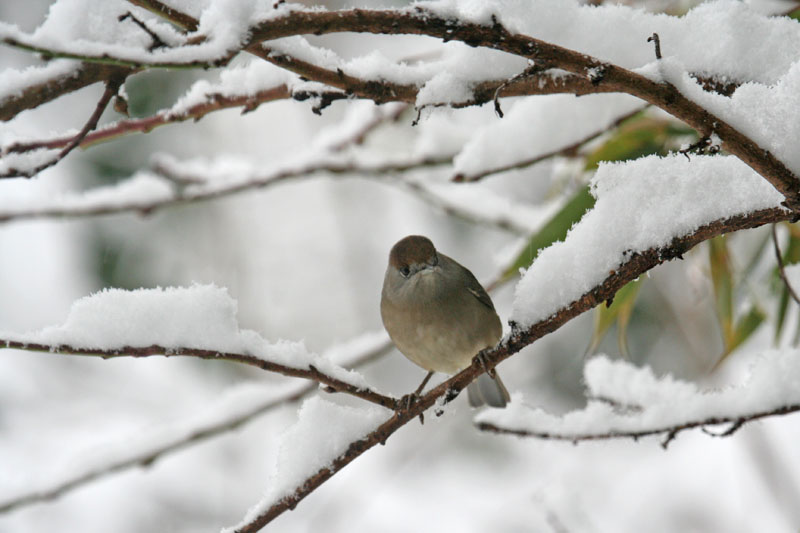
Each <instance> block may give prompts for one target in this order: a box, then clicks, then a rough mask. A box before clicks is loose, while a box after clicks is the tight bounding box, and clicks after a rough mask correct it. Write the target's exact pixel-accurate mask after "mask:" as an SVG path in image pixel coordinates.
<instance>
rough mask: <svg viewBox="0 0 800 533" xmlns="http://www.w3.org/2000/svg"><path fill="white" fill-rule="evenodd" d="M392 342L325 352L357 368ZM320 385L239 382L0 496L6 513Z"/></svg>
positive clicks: (355, 343) (142, 462)
mask: <svg viewBox="0 0 800 533" xmlns="http://www.w3.org/2000/svg"><path fill="white" fill-rule="evenodd" d="M391 348H392V344H391V342H390V341H389V340H388V339H387V338H386V336H385V334H383V333H382V332H381V333H380V334H377V335H376V334H366V335H363V336H361V337H358V338H356V339H353V340H351V341H349V342H347V343H344V344H342V345H338V346H335V347H333V348H332V349H330V350H329V351H327V352H326V353H324V354H323V357H324V358H326V359H331V360H333V361H334V362H335V363H336V364H338V365H341V366H346V367H351V368H357V367H359V366H361V365H363V364H365V363H368V362H370V361H373V360H374V359H377V358H378V357H380V356H382V355H384V354H386V353H388V352H389V351H390V349H391ZM318 389H319V386H318V385H317V384H316V383H291V384H287V385H285V386H281V387H280V388H278V389H277V390H273V389H272V388H267V387H265V386H264V385H261V384H259V385H245V386H239V387H235V388H233V389H232V390H230V391H229V392H227V393H226V394H225V396H224V397H222V398H220V399H219V400H218V401H217V402H215V404H214V405H213V406H212V407H211V408H210V409H207V410H204V411H203V412H202V413H201V414H199V415H197V416H195V417H192V418H190V419H188V420H185V421H182V422H180V423H178V424H175V423H174V422H170V423H166V424H164V425H163V427H159V428H155V429H153V428H150V430H149V431H148V432H147V436H146V437H144V438H142V437H140V436H137V437H133V436H132V437H129V438H126V439H125V440H124V441H120V443H118V444H117V445H114V446H112V448H114V449H115V450H116V452H114V453H112V454H111V455H112V456H111V457H108V458H104V460H101V461H96V462H93V464H92V465H88V466H87V467H86V468H84V469H80V468H78V469H76V472H75V473H74V474H73V475H69V476H66V477H64V478H63V479H62V480H61V481H58V482H55V483H52V484H49V485H47V486H45V487H41V488H39V489H36V490H32V491H30V492H26V493H24V494H20V495H18V496H15V497H12V498H9V499H7V500H5V501H0V513H6V512H10V511H13V510H15V509H19V508H21V507H25V506H27V505H32V504H34V503H39V502H43V501H49V500H53V499H55V498H59V497H61V496H63V495H64V494H66V493H68V492H70V491H72V490H74V489H77V488H79V487H82V486H84V485H86V484H88V483H91V482H93V481H95V480H97V479H99V478H102V477H106V476H109V475H111V474H114V473H117V472H121V471H123V470H127V469H130V468H136V467H146V466H149V465H152V464H153V463H154V462H156V461H158V460H159V459H161V458H163V457H164V456H166V455H169V454H172V453H175V452H178V451H181V450H183V449H185V448H187V447H189V446H193V445H195V444H199V443H201V442H204V441H207V440H208V439H211V438H214V437H217V436H220V435H223V434H226V433H228V432H230V431H232V430H235V429H237V428H240V427H242V426H243V425H245V424H247V423H249V422H251V421H253V420H255V419H256V418H258V417H260V416H262V415H264V414H267V413H269V412H271V411H272V410H273V409H275V408H277V407H280V406H284V405H286V404H289V403H294V402H297V401H300V400H301V399H302V398H304V397H306V396H308V395H310V394H311V393H313V392H314V391H316V390H318ZM123 443H124V445H123Z"/></svg>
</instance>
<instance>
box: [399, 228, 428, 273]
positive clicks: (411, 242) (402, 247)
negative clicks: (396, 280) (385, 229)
mask: <svg viewBox="0 0 800 533" xmlns="http://www.w3.org/2000/svg"><path fill="white" fill-rule="evenodd" d="M435 257H436V248H435V247H434V246H433V243H432V242H431V240H430V239H429V238H427V237H423V236H421V235H409V236H408V237H404V238H402V239H400V240H399V241H397V244H395V245H394V246H392V251H391V252H389V264H390V265H392V266H393V267H395V268H397V269H400V268H402V267H404V266H409V265H414V264H418V265H419V264H425V263H433V262H434V260H435V259H434V258H435Z"/></svg>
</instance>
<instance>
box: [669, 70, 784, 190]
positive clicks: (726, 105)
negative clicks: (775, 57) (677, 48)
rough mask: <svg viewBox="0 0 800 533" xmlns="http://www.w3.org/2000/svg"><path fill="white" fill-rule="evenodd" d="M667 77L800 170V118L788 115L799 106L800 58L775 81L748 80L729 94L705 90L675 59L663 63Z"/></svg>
mask: <svg viewBox="0 0 800 533" xmlns="http://www.w3.org/2000/svg"><path fill="white" fill-rule="evenodd" d="M661 68H662V72H663V73H664V77H665V79H666V80H667V81H669V82H670V83H672V84H673V85H675V86H676V87H677V88H678V89H679V90H680V91H681V92H682V93H683V94H684V95H686V96H687V97H688V98H689V99H691V100H693V101H694V102H696V103H697V104H699V105H701V106H702V107H704V108H705V109H707V110H708V111H710V112H711V113H713V114H714V115H716V116H718V117H719V118H721V119H722V120H724V121H725V122H727V123H728V124H729V125H731V126H733V127H734V128H736V129H737V130H739V131H740V132H742V133H744V134H745V135H747V136H748V137H750V138H751V139H752V140H753V141H755V142H756V144H758V145H759V146H764V147H768V149H769V151H770V152H772V154H773V155H774V156H776V157H777V158H778V159H779V160H781V161H782V162H783V163H784V164H786V165H787V166H788V167H789V169H790V170H791V171H792V172H794V173H795V174H800V151H798V150H797V139H798V138H800V121H797V120H793V117H791V115H789V116H787V112H786V110H787V109H797V108H798V106H800V61H795V62H794V63H792V64H791V66H790V67H789V69H788V70H787V71H786V73H785V74H783V75H782V76H780V77H779V78H778V79H777V80H776V81H775V82H774V84H771V85H764V84H760V83H754V82H751V83H745V84H743V85H741V86H740V87H739V88H737V89H736V92H734V93H733V95H732V96H731V97H730V98H726V97H724V96H722V95H719V94H716V93H713V92H707V91H704V90H703V89H702V88H701V87H700V86H699V85H698V84H697V83H696V82H695V81H694V80H692V79H691V77H689V76H688V74H686V72H685V67H684V66H683V65H681V64H680V63H679V62H677V61H675V60H670V61H668V62H665V64H664V65H662V66H661Z"/></svg>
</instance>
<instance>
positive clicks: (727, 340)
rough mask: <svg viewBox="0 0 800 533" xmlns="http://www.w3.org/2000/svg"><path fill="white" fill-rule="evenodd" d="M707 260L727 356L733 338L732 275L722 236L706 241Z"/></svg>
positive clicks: (724, 239)
mask: <svg viewBox="0 0 800 533" xmlns="http://www.w3.org/2000/svg"><path fill="white" fill-rule="evenodd" d="M708 260H709V265H710V267H711V283H712V286H713V287H714V301H715V304H716V306H715V307H716V312H717V321H718V322H719V326H720V330H721V332H722V343H723V347H724V353H725V354H728V353H730V346H731V343H732V341H733V336H734V327H733V275H732V272H731V263H730V255H729V253H728V243H727V239H726V237H725V236H724V235H722V236H720V237H716V238H714V239H711V240H709V241H708Z"/></svg>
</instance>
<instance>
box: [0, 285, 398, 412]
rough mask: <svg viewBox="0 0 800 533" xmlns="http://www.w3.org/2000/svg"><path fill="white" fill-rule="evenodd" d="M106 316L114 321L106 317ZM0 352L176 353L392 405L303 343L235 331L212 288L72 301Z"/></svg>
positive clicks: (222, 296)
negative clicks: (56, 320)
mask: <svg viewBox="0 0 800 533" xmlns="http://www.w3.org/2000/svg"><path fill="white" fill-rule="evenodd" d="M109 317H113V318H111V319H110V318H109ZM0 349H17V350H28V351H37V352H47V353H52V354H63V355H86V356H96V357H102V358H103V359H109V358H115V357H152V356H165V357H173V356H183V357H197V358H200V359H211V360H217V361H230V362H234V363H241V364H245V365H249V366H253V367H256V368H261V369H263V370H267V371H269V372H275V373H278V374H282V375H284V376H291V377H298V378H304V379H310V380H312V381H316V382H317V383H320V384H321V385H325V386H327V387H328V388H329V389H330V390H332V391H336V392H343V393H347V394H350V395H353V396H356V397H358V398H361V399H363V400H366V401H369V402H372V403H375V404H378V405H380V406H382V407H386V408H388V409H395V408H398V407H399V406H400V403H399V400H398V399H396V398H392V397H390V396H386V395H384V394H381V393H379V392H377V391H375V390H372V389H371V388H370V387H369V386H368V385H367V384H366V382H365V381H364V380H363V378H362V377H361V376H360V375H358V374H356V373H354V372H352V371H348V370H345V369H343V368H341V367H339V366H337V365H334V364H332V363H331V362H330V361H328V360H326V359H324V358H322V357H320V356H317V355H314V354H311V353H309V352H307V351H306V349H305V347H304V346H303V345H302V343H290V342H279V343H274V344H270V343H268V342H267V341H266V340H264V339H263V338H262V337H261V336H260V335H258V334H257V333H256V332H254V331H249V330H240V329H239V328H238V324H237V322H236V302H235V301H234V300H233V299H231V298H230V297H229V296H228V294H227V291H225V290H223V289H219V288H217V287H214V286H193V287H189V288H172V289H163V290H160V289H140V290H137V291H123V290H117V289H114V290H107V291H103V292H100V293H97V294H94V295H92V296H88V297H86V298H83V299H81V300H78V301H77V302H75V304H73V306H72V309H71V311H70V314H69V316H68V317H67V320H66V321H65V323H64V324H63V325H61V326H54V327H50V328H46V329H44V330H41V331H38V332H33V333H29V334H25V335H14V334H3V335H2V336H0Z"/></svg>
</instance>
